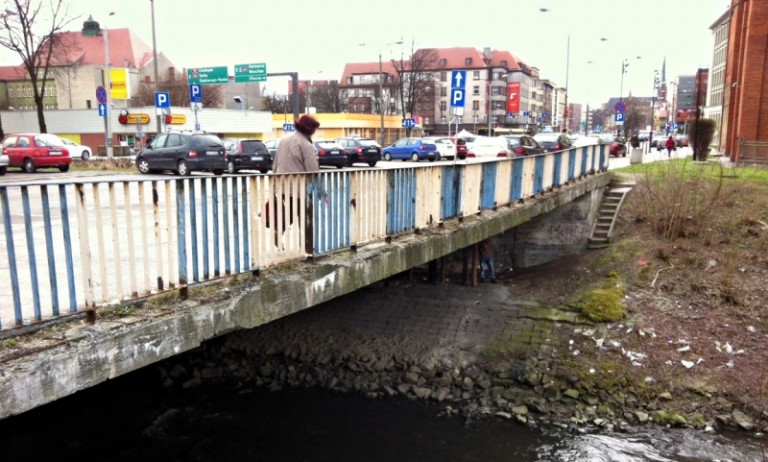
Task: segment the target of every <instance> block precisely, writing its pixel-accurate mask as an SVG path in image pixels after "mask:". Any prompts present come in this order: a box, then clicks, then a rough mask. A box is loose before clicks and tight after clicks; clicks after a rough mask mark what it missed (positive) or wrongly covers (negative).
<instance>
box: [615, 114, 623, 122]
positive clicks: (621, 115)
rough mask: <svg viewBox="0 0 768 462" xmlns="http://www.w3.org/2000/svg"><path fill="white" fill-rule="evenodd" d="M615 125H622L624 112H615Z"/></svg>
mask: <svg viewBox="0 0 768 462" xmlns="http://www.w3.org/2000/svg"><path fill="white" fill-rule="evenodd" d="M616 125H624V113H623V112H617V113H616Z"/></svg>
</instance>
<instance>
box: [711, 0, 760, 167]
mask: <svg viewBox="0 0 768 462" xmlns="http://www.w3.org/2000/svg"><path fill="white" fill-rule="evenodd" d="M766 24H768V2H767V1H754V0H731V7H730V30H729V32H730V34H729V40H728V55H727V58H726V59H727V65H726V76H725V85H724V86H725V92H724V93H725V95H724V96H725V98H724V100H725V101H724V104H723V106H724V111H723V113H724V117H723V130H722V139H723V140H725V142H726V144H725V152H726V153H727V155H728V156H729V157H730V158H731V160H732V161H738V159H739V142H740V141H741V140H745V141H766V140H768V91H765V89H766V88H768V27H766V26H765V25H766Z"/></svg>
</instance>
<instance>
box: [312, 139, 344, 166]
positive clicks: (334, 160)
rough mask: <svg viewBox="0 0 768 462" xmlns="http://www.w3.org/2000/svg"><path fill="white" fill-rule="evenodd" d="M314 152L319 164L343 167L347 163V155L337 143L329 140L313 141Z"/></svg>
mask: <svg viewBox="0 0 768 462" xmlns="http://www.w3.org/2000/svg"><path fill="white" fill-rule="evenodd" d="M312 144H314V145H315V152H316V153H317V160H318V163H319V164H320V166H321V167H322V166H330V167H336V168H344V167H345V166H346V165H348V164H349V156H347V151H345V150H344V148H342V147H341V146H340V145H339V144H338V143H336V142H335V141H331V140H321V141H314V142H313V143H312Z"/></svg>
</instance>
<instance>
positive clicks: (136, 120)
mask: <svg viewBox="0 0 768 462" xmlns="http://www.w3.org/2000/svg"><path fill="white" fill-rule="evenodd" d="M127 123H129V124H140V125H146V124H148V123H149V114H128V121H127Z"/></svg>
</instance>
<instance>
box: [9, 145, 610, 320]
mask: <svg viewBox="0 0 768 462" xmlns="http://www.w3.org/2000/svg"><path fill="white" fill-rule="evenodd" d="M607 166H608V153H607V147H606V146H585V147H580V148H574V149H571V150H569V151H562V152H557V153H550V154H546V155H539V156H531V157H517V158H513V159H494V160H490V161H482V162H474V163H470V162H455V163H452V164H442V163H440V164H428V165H424V164H410V163H408V164H404V167H401V168H397V169H370V170H360V171H341V170H339V171H332V172H331V171H328V172H325V171H324V172H320V173H316V174H299V175H275V174H269V175H247V176H246V175H240V176H224V177H214V176H195V177H189V178H174V177H169V178H168V179H149V180H134V181H109V180H107V181H99V180H95V181H86V180H82V181H75V182H62V183H56V184H40V185H3V186H0V208H1V209H2V220H3V230H4V239H0V255H4V256H5V257H6V258H5V260H4V261H1V262H0V293H1V294H4V295H5V296H4V297H0V331H7V330H10V329H15V328H21V327H25V326H30V325H39V324H41V322H42V321H47V320H51V319H60V318H62V317H63V316H65V315H69V314H73V313H82V312H87V313H93V312H94V310H96V309H97V308H99V307H103V306H110V305H117V304H122V303H126V302H130V301H132V300H136V299H139V298H142V297H146V296H148V295H152V294H158V293H162V292H167V291H172V290H178V291H180V293H181V295H182V296H183V297H185V296H187V291H188V289H189V287H191V286H194V285H196V284H200V283H204V282H207V281H211V280H215V279H218V278H223V277H229V276H233V275H237V274H243V273H250V272H256V271H259V270H261V269H264V268H267V267H270V266H273V265H278V264H281V263H284V262H287V261H292V260H297V259H303V258H306V257H307V256H317V255H322V254H327V253H330V252H334V251H337V250H340V249H344V248H349V247H351V246H359V245H363V244H365V243H367V242H371V241H377V240H383V239H386V238H390V237H394V236H397V235H401V234H404V233H409V232H412V231H414V230H416V229H420V228H426V227H429V226H433V225H435V224H437V223H440V222H444V221H447V220H452V219H458V218H460V217H462V216H467V215H472V214H476V213H478V212H480V211H482V210H487V209H493V208H495V207H498V206H502V205H505V204H510V203H514V202H517V201H520V200H523V199H525V198H528V197H532V196H535V195H538V194H541V193H543V192H545V191H547V190H549V189H552V188H554V187H558V186H561V185H564V184H566V183H568V182H572V181H574V180H576V179H578V178H580V177H584V176H587V175H589V174H592V173H594V172H597V171H605V170H606V169H607Z"/></svg>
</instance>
